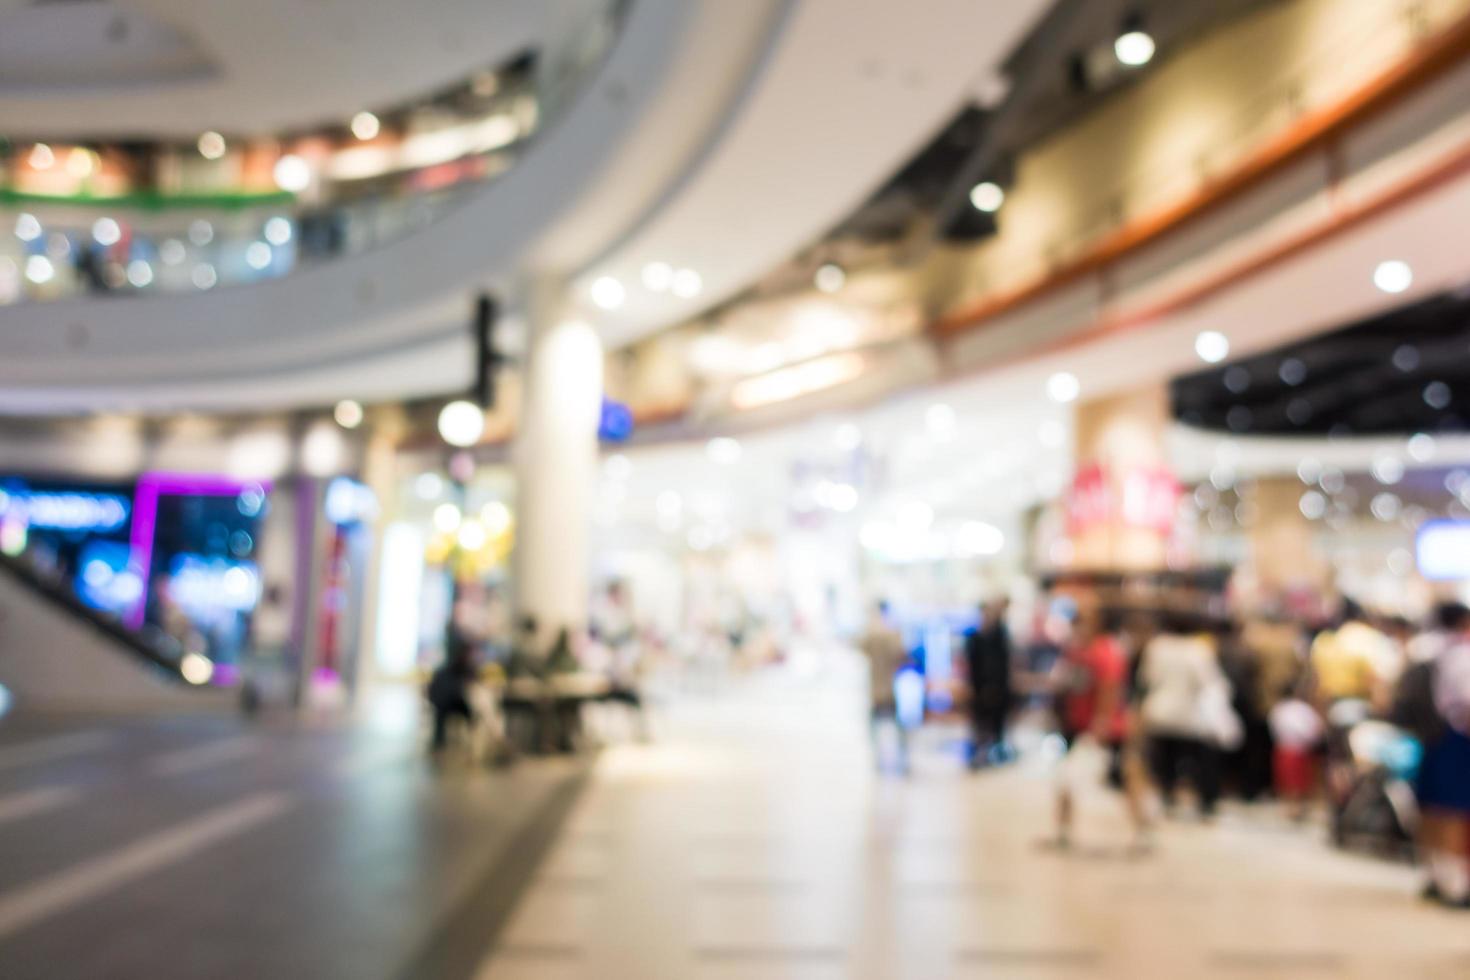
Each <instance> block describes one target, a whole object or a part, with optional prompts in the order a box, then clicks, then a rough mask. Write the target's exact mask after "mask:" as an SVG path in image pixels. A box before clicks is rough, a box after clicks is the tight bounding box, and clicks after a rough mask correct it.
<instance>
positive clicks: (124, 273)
mask: <svg viewBox="0 0 1470 980" xmlns="http://www.w3.org/2000/svg"><path fill="white" fill-rule="evenodd" d="M630 2H631V0H604V2H602V3H600V4H598V5H596V6H594V7H593V8H591V10H590V11H589V13H588V14H587V17H586V19H585V20H584V21H583V22H581V23H579V24H576V25H574V26H573V28H572V29H570V30H568V31H566V32H564V34H563V36H562V37H561V38H559V39H557V41H556V43H554V44H552V45H549V46H547V47H544V48H542V49H541V50H539V51H536V52H530V53H527V54H524V55H522V56H520V57H517V58H516V59H514V60H512V61H511V62H510V63H507V64H502V65H498V66H495V67H494V68H490V69H487V70H486V71H483V72H480V73H477V74H476V75H474V76H473V77H471V78H468V79H465V80H464V81H463V83H462V84H460V85H457V86H453V87H451V88H449V89H446V90H443V91H440V92H437V93H434V94H433V95H432V96H430V97H428V98H425V99H420V100H418V101H417V102H416V103H415V104H414V105H412V106H403V107H397V108H389V109H384V110H383V111H382V112H380V113H370V112H363V113H359V114H358V115H357V116H355V117H353V118H352V119H351V120H350V121H344V123H343V125H342V126H341V127H337V128H335V129H332V130H327V131H318V132H313V133H310V134H304V135H294V136H291V137H286V138H272V139H269V140H261V139H248V140H247V139H235V138H231V137H228V136H226V135H223V134H220V133H213V132H211V133H205V134H202V135H201V136H200V138H199V140H198V143H197V144H196V145H189V146H176V145H175V146H150V147H145V148H141V149H140V148H136V147H120V146H99V145H96V144H91V145H61V144H57V143H12V144H9V146H8V155H7V154H6V152H5V151H6V149H7V144H6V143H5V142H4V141H3V140H0V305H8V304H14V303H24V302H37V301H46V300H52V299H57V298H61V297H66V296H76V295H82V294H106V295H120V296H121V295H138V294H145V293H157V292H170V291H173V292H198V291H201V290H209V289H214V288H218V287H221V286H229V285H239V284H246V283H252V282H259V281H261V280H266V279H273V278H278V277H281V276H287V275H290V274H292V273H293V272H296V271H299V270H302V269H305V268H308V267H310V266H311V265H313V264H316V263H321V262H325V261H330V260H332V259H335V258H338V257H341V256H344V255H352V254H357V253H361V252H364V251H368V250H370V249H374V248H377V247H379V246H382V245H385V244H387V243H390V242H392V241H395V240H397V239H400V238H402V237H404V236H406V235H408V234H410V233H411V232H414V231H416V230H418V229H421V228H423V227H425V226H427V225H430V224H432V223H433V222H434V221H435V220H436V219H438V218H439V217H441V216H442V215H445V214H447V213H449V212H451V211H452V210H454V209H455V208H457V207H459V206H460V205H461V204H462V203H463V202H464V201H465V200H466V199H468V198H469V197H471V196H473V195H475V194H477V193H478V192H479V191H480V190H481V189H482V188H483V187H484V186H485V184H486V183H487V182H489V181H491V180H493V179H494V178H495V177H496V176H498V175H499V174H502V173H504V172H505V171H506V170H508V169H510V168H511V167H512V166H514V164H515V162H516V160H517V159H518V158H519V157H520V156H521V155H522V153H523V151H524V150H525V148H526V147H527V146H529V145H530V143H531V141H532V140H534V139H535V137H536V135H537V134H538V133H540V132H542V131H544V130H545V129H546V128H547V126H548V125H549V124H550V123H551V122H552V121H554V120H555V119H556V118H557V117H558V116H559V115H560V114H561V112H562V111H563V110H564V109H565V108H566V107H567V106H568V105H569V103H570V102H571V101H572V100H573V97H574V96H575V95H576V94H577V93H578V92H579V91H580V90H581V89H582V88H583V86H584V84H585V83H586V81H587V80H588V79H589V78H590V77H591V76H592V75H593V74H594V72H595V70H596V68H597V67H598V66H599V65H600V64H601V63H602V61H603V59H604V58H605V56H606V55H607V53H608V52H609V51H610V50H611V48H612V44H613V41H614V40H615V39H616V37H617V35H618V31H619V29H620V27H621V25H622V24H623V23H624V21H625V20H626V12H627V8H628V6H629V5H630Z"/></svg>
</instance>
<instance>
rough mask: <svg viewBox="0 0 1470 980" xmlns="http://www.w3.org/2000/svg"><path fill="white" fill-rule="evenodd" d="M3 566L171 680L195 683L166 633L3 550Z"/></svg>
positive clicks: (32, 589) (40, 595) (15, 577)
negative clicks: (108, 609) (144, 629)
mask: <svg viewBox="0 0 1470 980" xmlns="http://www.w3.org/2000/svg"><path fill="white" fill-rule="evenodd" d="M0 569H3V570H4V571H5V572H7V573H9V574H10V576H11V577H12V578H14V579H15V580H16V581H17V582H19V583H21V584H22V585H24V586H25V587H26V588H28V589H30V590H31V592H33V593H34V594H35V595H37V596H39V597H40V598H41V599H43V600H45V601H46V602H48V603H50V604H51V605H52V606H54V607H56V608H58V609H61V610H62V611H63V612H65V613H66V614H68V615H69V616H71V617H72V618H73V619H76V620H79V621H81V622H83V623H85V624H86V625H88V626H90V627H91V628H92V629H94V630H96V631H97V632H98V633H100V634H102V635H103V636H105V637H106V638H108V639H109V640H112V641H113V642H115V643H117V644H118V645H120V646H122V647H123V648H124V649H126V650H127V651H128V652H129V653H130V654H132V655H134V656H136V657H139V658H140V659H142V660H145V661H147V662H148V664H149V665H150V666H152V667H157V668H160V669H161V671H162V673H163V674H164V675H165V676H166V677H167V679H168V680H171V681H174V682H177V683H178V684H180V685H182V686H184V687H189V688H192V687H194V685H192V684H188V683H186V682H185V681H184V678H183V675H182V674H181V673H180V671H179V665H180V661H181V659H182V656H183V651H182V650H181V649H180V648H179V646H178V644H177V643H176V642H175V641H173V640H171V639H168V638H166V637H165V638H161V639H155V638H154V637H151V636H149V635H147V634H144V633H139V632H136V631H134V630H130V629H128V628H127V627H126V626H124V625H122V623H120V622H118V620H117V619H116V618H114V617H112V616H110V615H108V614H107V613H104V612H101V611H100V610H97V609H93V608H92V607H91V606H88V605H87V604H86V603H84V602H82V601H81V599H79V598H77V596H76V595H75V594H74V593H73V592H72V591H71V590H70V589H68V588H66V587H64V586H58V585H57V584H56V583H54V582H50V581H48V580H47V579H46V578H45V577H44V576H42V575H40V574H39V573H37V571H36V570H35V569H34V568H32V567H31V566H30V565H29V564H28V563H26V562H24V561H22V560H21V559H19V558H15V557H12V556H10V555H5V554H0Z"/></svg>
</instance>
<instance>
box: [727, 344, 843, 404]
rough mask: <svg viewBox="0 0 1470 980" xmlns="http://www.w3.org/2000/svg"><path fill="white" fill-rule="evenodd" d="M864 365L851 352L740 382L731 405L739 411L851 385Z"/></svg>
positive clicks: (731, 394)
mask: <svg viewBox="0 0 1470 980" xmlns="http://www.w3.org/2000/svg"><path fill="white" fill-rule="evenodd" d="M866 366H867V361H866V360H865V359H864V358H863V356H862V355H861V354H856V353H852V352H848V353H843V354H832V355H829V356H827V357H819V358H817V359H816V360H812V361H807V362H806V363H804V364H797V365H795V366H793V367H788V368H782V369H780V370H778V371H772V372H770V373H769V374H763V375H760V376H759V377H755V378H747V379H746V380H744V381H741V382H740V383H739V384H737V385H736V386H735V387H734V388H733V389H731V391H730V402H731V403H732V404H733V405H734V406H735V407H736V408H739V409H751V408H760V407H761V406H763V405H771V404H774V403H776V402H782V401H788V400H790V399H792V398H797V397H800V396H801V395H809V394H812V393H813V392H817V391H822V390H824V389H827V388H832V387H835V386H836V385H839V384H842V383H843V382H845V381H851V380H852V379H853V378H856V377H857V376H858V375H860V374H862V373H863V369H864V368H865V367H866Z"/></svg>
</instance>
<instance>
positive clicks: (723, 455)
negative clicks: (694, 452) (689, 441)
mask: <svg viewBox="0 0 1470 980" xmlns="http://www.w3.org/2000/svg"><path fill="white" fill-rule="evenodd" d="M742 451H743V450H742V449H741V447H740V443H739V442H738V441H736V440H734V439H731V438H730V437H729V436H717V437H716V438H714V439H711V440H710V441H709V442H707V443H705V447H704V452H705V455H706V456H708V457H709V460H710V462H712V463H719V464H720V465H721V466H731V465H734V464H735V463H738V462H740V454H741V453H742Z"/></svg>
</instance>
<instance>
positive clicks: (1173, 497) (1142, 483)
mask: <svg viewBox="0 0 1470 980" xmlns="http://www.w3.org/2000/svg"><path fill="white" fill-rule="evenodd" d="M1114 488H1115V485H1114V482H1113V480H1111V479H1110V474H1109V473H1108V471H1107V469H1106V468H1105V467H1104V466H1103V465H1102V464H1101V463H1090V464H1088V465H1087V466H1085V467H1084V468H1082V469H1081V470H1079V471H1078V472H1077V476H1076V478H1075V479H1074V480H1073V481H1072V492H1071V494H1070V495H1069V496H1068V499H1067V527H1068V530H1069V531H1070V532H1072V533H1074V534H1075V533H1077V532H1078V531H1082V530H1086V529H1087V528H1090V527H1095V526H1097V525H1099V524H1105V523H1107V522H1108V521H1111V520H1117V521H1118V522H1119V523H1122V524H1126V525H1127V526H1129V527H1141V528H1148V529H1150V530H1153V531H1158V532H1159V533H1160V534H1168V533H1169V532H1170V531H1171V530H1172V529H1173V527H1174V515H1175V514H1176V513H1177V512H1178V509H1179V494H1180V487H1179V481H1178V480H1176V479H1174V474H1172V473H1170V472H1169V471H1168V470H1166V469H1164V468H1162V467H1157V468H1146V467H1137V468H1135V469H1131V470H1129V471H1128V472H1126V473H1125V474H1123V478H1122V480H1120V481H1118V482H1117V485H1116V489H1117V492H1116V494H1115V492H1114Z"/></svg>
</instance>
